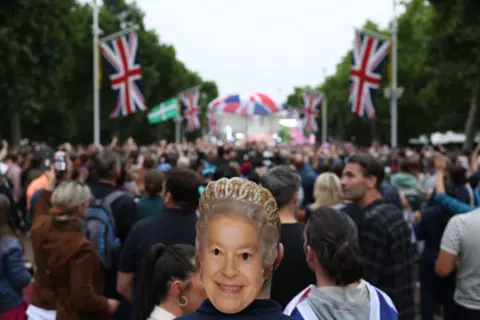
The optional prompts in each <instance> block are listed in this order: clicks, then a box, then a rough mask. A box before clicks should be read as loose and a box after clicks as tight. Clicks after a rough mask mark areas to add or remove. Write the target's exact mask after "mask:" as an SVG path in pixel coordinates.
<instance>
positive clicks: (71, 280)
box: [31, 192, 110, 320]
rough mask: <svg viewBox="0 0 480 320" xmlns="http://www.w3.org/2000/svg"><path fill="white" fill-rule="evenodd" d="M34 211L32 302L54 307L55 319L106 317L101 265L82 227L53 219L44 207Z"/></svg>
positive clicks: (42, 199)
mask: <svg viewBox="0 0 480 320" xmlns="http://www.w3.org/2000/svg"><path fill="white" fill-rule="evenodd" d="M50 195H51V193H47V192H43V193H42V195H41V196H40V198H39V201H38V205H37V208H36V209H37V210H36V211H37V212H38V211H40V209H41V208H42V207H43V208H46V207H47V205H45V204H46V203H48V202H49V198H50ZM47 200H48V201H47ZM37 212H36V213H35V219H33V224H32V228H31V234H32V245H33V251H34V254H35V262H36V264H37V275H36V279H35V283H34V286H33V296H32V300H31V303H32V304H33V305H35V306H37V307H39V308H43V309H47V310H53V309H56V310H57V320H67V319H68V320H81V319H85V320H86V319H89V320H96V319H98V320H103V319H109V318H110V316H109V314H108V302H107V298H105V297H104V296H102V292H103V286H104V275H105V273H104V269H103V264H102V262H101V259H100V257H99V256H98V254H97V252H96V250H95V248H94V246H93V245H92V244H91V243H90V242H89V241H88V240H87V239H86V238H85V237H84V235H83V234H82V232H81V226H79V225H78V223H75V222H74V221H68V222H58V221H55V220H53V218H52V217H51V216H50V215H48V214H45V211H43V210H42V212H38V215H37Z"/></svg>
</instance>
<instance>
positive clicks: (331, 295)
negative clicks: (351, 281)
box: [307, 281, 370, 320]
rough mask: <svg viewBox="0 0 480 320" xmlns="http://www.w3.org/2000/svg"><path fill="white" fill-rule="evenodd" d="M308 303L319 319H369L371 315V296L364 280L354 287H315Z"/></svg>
mask: <svg viewBox="0 0 480 320" xmlns="http://www.w3.org/2000/svg"><path fill="white" fill-rule="evenodd" d="M307 303H308V305H309V306H310V308H312V310H313V312H314V313H315V315H316V316H317V318H318V319H319V320H364V319H365V320H368V319H369V317H370V297H369V293H368V288H367V286H366V284H365V282H363V281H362V282H361V283H360V284H359V285H358V286H356V287H354V288H342V287H316V288H313V289H312V291H310V293H309V295H308V298H307Z"/></svg>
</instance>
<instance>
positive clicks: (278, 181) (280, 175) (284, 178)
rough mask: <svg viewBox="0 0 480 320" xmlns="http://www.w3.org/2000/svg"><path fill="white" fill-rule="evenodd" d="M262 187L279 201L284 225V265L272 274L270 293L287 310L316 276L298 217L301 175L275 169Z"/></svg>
mask: <svg viewBox="0 0 480 320" xmlns="http://www.w3.org/2000/svg"><path fill="white" fill-rule="evenodd" d="M262 185H263V186H264V187H265V188H267V189H268V190H269V191H270V192H271V193H272V195H273V197H274V198H275V200H276V201H277V206H278V211H279V215H280V221H281V223H282V226H281V229H280V232H281V234H280V242H281V243H282V244H283V247H284V251H285V254H284V257H283V259H282V263H281V264H280V266H279V267H278V269H276V270H275V272H274V273H273V281H272V293H271V294H272V299H273V300H276V301H277V302H279V303H280V304H281V305H282V307H283V308H284V307H285V306H286V305H287V304H288V302H289V301H290V300H291V299H293V298H294V297H295V296H296V295H297V294H298V293H299V292H300V291H302V290H303V289H305V288H306V287H307V286H309V285H310V284H312V283H315V275H314V274H313V272H312V271H311V270H310V268H309V267H308V264H307V262H306V258H305V252H304V250H303V242H304V241H303V228H304V225H303V224H301V223H300V222H298V221H297V219H296V218H295V210H296V205H297V201H298V195H299V190H300V186H301V181H300V175H299V174H298V173H297V172H296V171H295V170H294V169H292V168H291V167H290V166H287V165H281V166H276V167H274V168H273V169H271V170H269V171H268V172H267V174H266V175H265V176H264V177H263V180H262ZM292 275H293V277H292ZM285 279H289V281H285Z"/></svg>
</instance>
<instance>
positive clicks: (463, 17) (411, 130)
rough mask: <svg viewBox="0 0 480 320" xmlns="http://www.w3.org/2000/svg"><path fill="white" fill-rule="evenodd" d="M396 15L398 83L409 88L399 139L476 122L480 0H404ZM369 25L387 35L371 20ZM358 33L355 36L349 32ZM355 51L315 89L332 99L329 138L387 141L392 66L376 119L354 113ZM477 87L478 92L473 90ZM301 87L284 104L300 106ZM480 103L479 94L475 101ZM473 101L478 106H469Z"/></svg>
mask: <svg viewBox="0 0 480 320" xmlns="http://www.w3.org/2000/svg"><path fill="white" fill-rule="evenodd" d="M402 5H403V6H404V7H405V10H404V13H403V14H402V15H401V16H399V17H398V85H399V87H403V88H404V93H403V95H402V97H401V98H400V99H399V100H398V139H399V143H400V144H406V143H408V140H409V139H410V138H412V137H418V136H419V135H421V134H429V133H432V132H435V131H445V130H455V131H459V130H463V129H464V128H465V126H466V120H467V119H472V121H471V122H472V128H473V129H471V130H473V132H474V131H475V127H476V122H477V112H476V111H475V110H474V111H475V112H473V113H472V105H475V106H476V103H475V101H474V100H472V96H475V95H478V77H479V70H480V33H478V31H476V30H478V29H479V27H480V19H478V18H479V16H478V12H480V3H479V2H478V1H475V0H460V1H456V0H431V1H424V0H411V1H404V2H403V4H402ZM364 28H365V29H367V30H372V31H377V32H381V33H384V34H387V35H388V34H390V31H389V29H390V28H387V29H385V30H380V29H379V28H378V26H377V25H376V24H375V23H373V22H371V21H367V22H366V24H365V25H364ZM352 36H353V34H352ZM351 54H352V53H351V50H350V51H348V52H346V53H345V56H344V57H343V58H342V59H341V61H340V62H339V63H338V65H337V67H336V71H335V73H334V74H333V75H330V76H329V77H327V78H326V79H325V81H324V82H323V83H321V84H319V85H318V86H317V87H316V88H315V89H316V90H318V91H321V92H323V93H324V94H325V95H326V96H327V98H328V125H329V135H334V136H336V137H338V138H344V139H353V140H356V141H358V142H360V143H369V142H370V141H371V140H372V138H373V136H375V137H376V138H378V139H380V140H381V141H382V142H384V143H388V142H389V141H390V103H389V101H388V100H387V99H385V98H384V96H383V89H384V88H385V87H388V86H389V85H390V84H389V78H390V72H389V68H390V67H391V65H390V64H388V67H387V68H386V70H385V74H384V77H383V81H382V87H381V88H380V89H379V90H378V92H377V95H376V98H375V110H376V119H375V121H374V122H373V123H372V121H370V120H369V119H367V118H360V117H357V116H356V115H354V114H352V113H351V112H350V108H349V105H348V86H349V74H350V66H351ZM473 88H477V91H472V90H473ZM302 90H303V88H294V91H293V93H292V94H291V95H290V96H289V97H288V101H287V104H288V105H292V106H296V107H301V106H302V104H303V103H302V101H301V94H302ZM477 100H478V99H477ZM472 101H473V102H474V103H472Z"/></svg>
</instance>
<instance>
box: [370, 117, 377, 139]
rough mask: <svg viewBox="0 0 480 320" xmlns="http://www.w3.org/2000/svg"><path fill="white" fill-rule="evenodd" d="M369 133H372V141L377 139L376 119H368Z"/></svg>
mask: <svg viewBox="0 0 480 320" xmlns="http://www.w3.org/2000/svg"><path fill="white" fill-rule="evenodd" d="M370 133H371V134H372V141H374V140H376V139H377V120H376V119H371V120H370Z"/></svg>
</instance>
